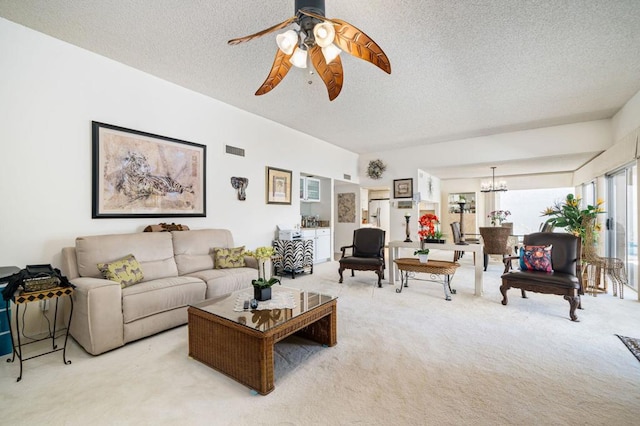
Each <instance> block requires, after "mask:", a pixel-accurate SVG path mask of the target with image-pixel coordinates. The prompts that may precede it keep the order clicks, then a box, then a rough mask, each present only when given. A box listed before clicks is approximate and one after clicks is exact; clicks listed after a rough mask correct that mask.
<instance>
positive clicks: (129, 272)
mask: <svg viewBox="0 0 640 426" xmlns="http://www.w3.org/2000/svg"><path fill="white" fill-rule="evenodd" d="M98 269H99V270H100V272H102V276H103V277H104V278H105V279H107V280H111V281H115V282H118V283H120V285H121V286H122V288H125V287H128V286H130V285H134V284H137V283H139V282H140V281H142V280H143V279H144V274H143V273H142V268H140V264H139V263H138V261H137V260H136V258H135V257H134V256H133V255H132V254H128V255H126V256H125V257H123V258H122V259H119V260H116V261H113V262H110V263H98Z"/></svg>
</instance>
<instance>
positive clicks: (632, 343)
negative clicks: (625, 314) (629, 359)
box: [616, 334, 640, 361]
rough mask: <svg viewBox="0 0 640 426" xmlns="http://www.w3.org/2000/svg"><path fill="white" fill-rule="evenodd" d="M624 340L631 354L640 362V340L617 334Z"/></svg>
mask: <svg viewBox="0 0 640 426" xmlns="http://www.w3.org/2000/svg"><path fill="white" fill-rule="evenodd" d="M616 336H618V337H619V338H620V340H622V343H624V344H625V345H626V346H627V348H629V350H630V351H631V353H632V354H633V355H634V356H635V357H636V358H637V359H638V361H640V339H634V338H633V337H626V336H621V335H619V334H616Z"/></svg>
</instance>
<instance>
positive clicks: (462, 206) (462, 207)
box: [458, 201, 469, 246]
mask: <svg viewBox="0 0 640 426" xmlns="http://www.w3.org/2000/svg"><path fill="white" fill-rule="evenodd" d="M465 204H466V201H461V202H459V203H458V205H459V206H460V242H459V243H458V245H461V246H466V245H469V243H468V242H466V241H465V240H464V221H463V216H464V205H465Z"/></svg>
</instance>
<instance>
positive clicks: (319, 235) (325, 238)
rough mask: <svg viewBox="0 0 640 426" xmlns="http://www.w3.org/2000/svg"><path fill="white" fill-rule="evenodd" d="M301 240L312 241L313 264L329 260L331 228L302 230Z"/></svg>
mask: <svg viewBox="0 0 640 426" xmlns="http://www.w3.org/2000/svg"><path fill="white" fill-rule="evenodd" d="M301 235H302V239H303V240H313V263H322V262H326V261H328V260H331V228H313V229H302V230H301Z"/></svg>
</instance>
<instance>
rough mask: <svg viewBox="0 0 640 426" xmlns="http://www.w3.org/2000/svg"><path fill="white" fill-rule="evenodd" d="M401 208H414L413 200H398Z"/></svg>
mask: <svg viewBox="0 0 640 426" xmlns="http://www.w3.org/2000/svg"><path fill="white" fill-rule="evenodd" d="M398 208H399V209H411V208H413V201H398Z"/></svg>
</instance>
